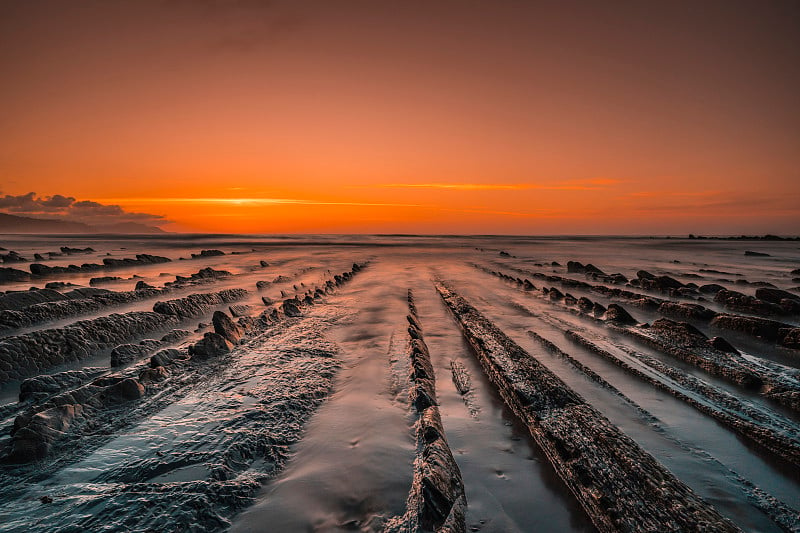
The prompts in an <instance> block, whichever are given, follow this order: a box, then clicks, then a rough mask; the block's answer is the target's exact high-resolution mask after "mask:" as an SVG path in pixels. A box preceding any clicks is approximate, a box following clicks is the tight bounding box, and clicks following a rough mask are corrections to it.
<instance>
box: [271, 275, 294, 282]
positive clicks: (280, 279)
mask: <svg viewBox="0 0 800 533" xmlns="http://www.w3.org/2000/svg"><path fill="white" fill-rule="evenodd" d="M287 281H292V280H291V278H288V277H286V276H283V275H281V276H277V277H276V278H275V279H273V280H272V283H286V282H287Z"/></svg>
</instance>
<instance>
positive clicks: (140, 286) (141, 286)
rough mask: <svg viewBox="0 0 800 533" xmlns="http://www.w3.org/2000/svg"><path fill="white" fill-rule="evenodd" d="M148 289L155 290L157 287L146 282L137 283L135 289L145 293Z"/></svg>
mask: <svg viewBox="0 0 800 533" xmlns="http://www.w3.org/2000/svg"><path fill="white" fill-rule="evenodd" d="M146 289H155V287H153V286H152V285H150V284H149V283H147V282H145V281H137V282H136V286H135V287H134V288H133V290H135V291H143V290H146Z"/></svg>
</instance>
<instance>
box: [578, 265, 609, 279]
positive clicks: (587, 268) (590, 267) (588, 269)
mask: <svg viewBox="0 0 800 533" xmlns="http://www.w3.org/2000/svg"><path fill="white" fill-rule="evenodd" d="M583 268H584V271H585V272H586V273H587V274H595V275H598V276H605V275H606V273H605V272H603V271H602V270H600V269H599V268H597V267H596V266H594V265H593V264H591V263H587V264H586V265H585V266H584V267H583Z"/></svg>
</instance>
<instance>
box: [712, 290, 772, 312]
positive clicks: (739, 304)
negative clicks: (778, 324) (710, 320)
mask: <svg viewBox="0 0 800 533" xmlns="http://www.w3.org/2000/svg"><path fill="white" fill-rule="evenodd" d="M714 301H715V302H717V303H720V304H722V305H723V306H724V307H726V308H728V309H732V310H734V311H740V312H744V313H752V314H755V315H764V316H780V315H783V314H786V312H785V311H784V309H783V308H782V307H781V306H779V305H776V304H773V303H770V302H765V301H762V300H760V299H758V298H756V297H754V296H750V295H748V294H743V293H741V292H736V291H729V290H727V289H724V290H721V291H719V292H718V293H717V294H716V295H715V296H714Z"/></svg>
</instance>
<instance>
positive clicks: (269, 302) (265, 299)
mask: <svg viewBox="0 0 800 533" xmlns="http://www.w3.org/2000/svg"><path fill="white" fill-rule="evenodd" d="M261 301H262V302H264V305H272V304H274V303H275V300H273V299H272V298H269V297H267V296H262V297H261Z"/></svg>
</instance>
